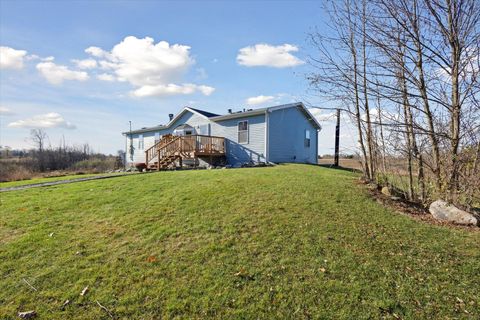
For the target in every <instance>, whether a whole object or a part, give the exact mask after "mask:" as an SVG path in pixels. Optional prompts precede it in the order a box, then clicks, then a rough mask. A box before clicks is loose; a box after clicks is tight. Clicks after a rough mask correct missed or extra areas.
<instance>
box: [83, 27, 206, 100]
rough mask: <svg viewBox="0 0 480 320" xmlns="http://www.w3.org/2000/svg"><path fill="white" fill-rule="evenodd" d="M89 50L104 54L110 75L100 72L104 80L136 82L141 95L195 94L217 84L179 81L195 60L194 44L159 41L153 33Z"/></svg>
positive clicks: (99, 55) (88, 50)
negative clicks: (141, 37)
mask: <svg viewBox="0 0 480 320" xmlns="http://www.w3.org/2000/svg"><path fill="white" fill-rule="evenodd" d="M85 52H87V53H88V54H90V55H92V56H94V57H97V58H102V60H100V61H99V62H98V64H99V65H100V68H101V69H103V70H106V71H107V73H106V74H108V75H110V76H107V75H99V76H98V78H99V79H100V80H105V81H112V77H114V79H115V80H116V81H124V82H128V83H130V84H131V85H133V86H134V87H136V88H135V90H134V91H133V93H132V95H134V96H137V97H146V96H166V95H175V94H192V93H196V92H200V93H202V94H204V95H209V94H211V93H212V92H213V91H214V88H212V87H208V86H204V85H196V84H175V83H177V82H179V81H181V79H182V78H183V76H184V75H185V73H186V72H187V71H188V69H189V68H190V67H191V66H192V65H193V64H194V63H195V61H194V59H193V58H192V57H191V56H190V47H189V46H185V45H179V44H173V45H170V44H169V43H168V42H166V41H160V42H158V43H155V42H154V40H153V39H152V38H150V37H145V38H143V39H139V38H136V37H134V36H129V37H126V38H125V39H123V41H121V42H120V43H118V44H117V45H115V46H114V47H113V49H112V50H111V51H110V52H107V51H105V50H103V49H101V48H98V47H89V48H87V49H86V50H85Z"/></svg>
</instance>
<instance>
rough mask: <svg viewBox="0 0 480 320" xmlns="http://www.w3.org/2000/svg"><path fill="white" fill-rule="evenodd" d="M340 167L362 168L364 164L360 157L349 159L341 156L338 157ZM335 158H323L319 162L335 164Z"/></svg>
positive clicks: (326, 164)
mask: <svg viewBox="0 0 480 320" xmlns="http://www.w3.org/2000/svg"><path fill="white" fill-rule="evenodd" d="M338 162H339V165H340V167H343V168H347V169H355V170H362V165H361V163H360V160H359V159H347V158H340V159H338ZM333 163H334V159H333V158H322V159H318V164H321V165H323V166H329V165H331V166H333Z"/></svg>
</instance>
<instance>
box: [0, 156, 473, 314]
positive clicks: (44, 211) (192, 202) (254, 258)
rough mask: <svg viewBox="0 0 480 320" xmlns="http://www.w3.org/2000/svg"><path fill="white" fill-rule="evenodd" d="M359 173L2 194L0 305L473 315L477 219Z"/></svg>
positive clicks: (301, 172)
mask: <svg viewBox="0 0 480 320" xmlns="http://www.w3.org/2000/svg"><path fill="white" fill-rule="evenodd" d="M357 180H358V177H357V176H356V175H355V174H353V173H348V172H345V171H341V170H334V169H326V168H321V167H317V166H308V165H281V166H276V167H271V168H252V169H231V170H203V171H179V172H160V173H152V174H141V175H133V176H127V177H119V178H116V179H107V180H100V181H88V182H81V183H74V184H68V185H61V186H55V187H48V188H37V189H30V190H24V191H15V192H7V193H2V194H0V197H1V207H0V288H1V289H0V319H16V318H17V312H18V311H25V310H36V311H37V313H38V316H37V317H38V319H109V318H111V317H112V318H116V319H160V318H161V319H170V318H182V319H185V318H187V319H192V318H194V319H205V318H218V319H239V318H240V319H259V318H263V319H272V318H277V319H312V318H313V319H318V318H332V319H377V318H387V319H390V318H391V319H394V318H402V319H478V318H479V317H480V311H479V310H480V232H471V231H470V232H469V231H465V230H459V229H452V228H447V227H441V226H435V225H429V224H425V223H420V222H418V221H415V220H412V219H410V218H408V217H406V216H402V215H400V214H396V213H393V212H392V211H390V210H389V209H386V208H383V207H382V206H381V205H380V204H378V203H377V202H375V201H374V200H372V199H370V198H369V196H368V195H367V193H366V192H365V191H364V190H363V189H362V187H361V186H359V185H357V184H356V181H357ZM27 282H28V284H27ZM29 284H30V285H31V286H32V287H33V288H35V289H33V288H32V287H30V286H29ZM87 286H88V291H87V292H86V294H85V295H84V296H81V295H80V293H81V292H82V290H83V289H84V288H85V287H87ZM66 300H70V303H68V304H67V305H65V306H64V307H62V305H63V304H64V302H65V301H66ZM99 304H100V305H101V306H103V307H104V308H102V307H100V305H99Z"/></svg>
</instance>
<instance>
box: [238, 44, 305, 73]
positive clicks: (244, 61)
mask: <svg viewBox="0 0 480 320" xmlns="http://www.w3.org/2000/svg"><path fill="white" fill-rule="evenodd" d="M297 51H298V47H297V46H294V45H291V44H284V45H281V46H272V45H269V44H265V43H261V44H256V45H254V46H250V47H245V48H242V49H240V50H239V53H238V55H237V63H238V64H240V65H243V66H248V67H257V66H266V67H275V68H286V67H294V66H298V65H301V64H304V63H305V62H303V61H302V60H300V59H299V58H297V57H295V56H294V55H293V54H291V53H290V52H297Z"/></svg>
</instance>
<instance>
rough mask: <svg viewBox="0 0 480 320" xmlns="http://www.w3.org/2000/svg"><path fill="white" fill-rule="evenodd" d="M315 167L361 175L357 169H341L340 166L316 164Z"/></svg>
mask: <svg viewBox="0 0 480 320" xmlns="http://www.w3.org/2000/svg"><path fill="white" fill-rule="evenodd" d="M317 166H319V167H324V168H329V169H336V170H342V171H348V172H354V173H362V171H361V170H359V169H354V168H347V167H342V166H336V165H334V164H317Z"/></svg>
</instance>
